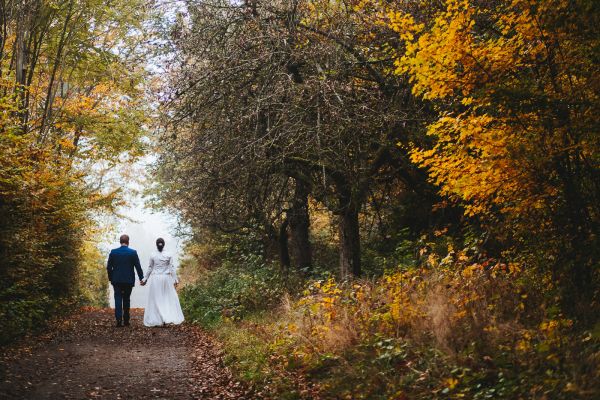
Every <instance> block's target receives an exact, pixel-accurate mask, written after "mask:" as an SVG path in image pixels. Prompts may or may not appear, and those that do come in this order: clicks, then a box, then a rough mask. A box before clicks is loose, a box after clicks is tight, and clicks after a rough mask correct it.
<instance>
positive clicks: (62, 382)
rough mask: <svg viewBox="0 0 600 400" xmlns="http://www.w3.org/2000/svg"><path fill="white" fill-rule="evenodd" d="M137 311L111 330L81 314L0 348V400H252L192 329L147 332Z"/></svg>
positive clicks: (109, 318) (98, 312) (105, 318)
mask: <svg viewBox="0 0 600 400" xmlns="http://www.w3.org/2000/svg"><path fill="white" fill-rule="evenodd" d="M142 320H143V310H142V309H133V310H132V315H131V326H129V327H124V328H116V327H115V326H114V317H113V310H112V309H108V308H103V309H94V308H85V309H83V310H82V311H81V312H80V313H78V314H77V315H74V316H73V317H71V318H65V319H61V320H57V321H55V322H53V323H52V324H51V326H50V328H49V329H48V330H47V331H46V333H44V334H42V335H40V336H36V337H30V338H26V339H24V340H23V341H22V342H21V343H19V344H17V345H14V346H11V347H8V348H3V349H0V399H32V400H34V399H142V398H143V399H173V400H180V399H251V398H255V396H253V395H252V394H251V392H250V391H249V390H248V389H247V388H246V387H245V386H244V385H242V384H240V383H239V382H237V381H236V380H235V379H234V378H233V377H232V375H231V372H230V371H229V370H228V369H227V368H226V367H224V366H223V363H222V361H221V357H220V351H219V350H218V345H217V344H216V343H215V342H214V340H213V339H212V338H211V337H210V336H209V335H208V334H206V333H205V332H204V331H202V330H201V329H199V328H198V327H196V326H192V325H189V324H185V323H184V324H182V325H179V326H166V327H157V328H147V327H145V326H144V325H143V323H142Z"/></svg>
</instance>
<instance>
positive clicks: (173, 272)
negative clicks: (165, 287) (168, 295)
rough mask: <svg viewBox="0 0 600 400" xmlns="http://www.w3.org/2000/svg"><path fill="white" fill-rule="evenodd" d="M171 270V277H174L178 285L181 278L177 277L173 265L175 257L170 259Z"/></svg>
mask: <svg viewBox="0 0 600 400" xmlns="http://www.w3.org/2000/svg"><path fill="white" fill-rule="evenodd" d="M169 269H170V272H171V276H172V277H173V281H175V284H176V285H177V284H178V283H179V278H178V277H177V270H176V268H175V265H174V264H173V257H169Z"/></svg>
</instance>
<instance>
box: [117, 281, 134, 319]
mask: <svg viewBox="0 0 600 400" xmlns="http://www.w3.org/2000/svg"><path fill="white" fill-rule="evenodd" d="M113 289H114V291H115V317H116V318H117V321H121V318H123V317H125V321H129V306H130V304H131V299H130V297H131V291H132V290H133V285H130V284H128V283H113Z"/></svg>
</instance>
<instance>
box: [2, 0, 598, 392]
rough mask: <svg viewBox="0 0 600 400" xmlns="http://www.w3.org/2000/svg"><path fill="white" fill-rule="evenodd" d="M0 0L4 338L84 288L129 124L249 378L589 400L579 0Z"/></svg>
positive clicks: (133, 154)
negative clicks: (148, 150) (153, 154)
mask: <svg viewBox="0 0 600 400" xmlns="http://www.w3.org/2000/svg"><path fill="white" fill-rule="evenodd" d="M1 7H2V9H1V10H0V14H1V16H2V21H1V22H2V24H1V27H2V32H3V33H2V41H1V43H0V73H1V76H0V81H1V88H0V90H1V91H2V96H1V97H0V107H1V108H2V112H1V118H2V129H1V134H0V135H1V136H0V140H1V142H2V144H1V146H2V153H1V155H0V254H2V257H1V261H0V268H1V269H0V273H2V274H3V275H4V276H6V277H7V279H4V280H3V281H2V283H1V284H0V318H2V319H4V320H7V321H11V322H10V326H9V327H5V328H4V329H3V330H2V337H1V338H0V339H1V341H2V342H7V341H9V340H12V338H14V337H16V336H18V335H20V334H21V333H23V332H27V331H29V330H31V329H33V328H34V327H36V326H38V325H40V324H41V323H42V322H43V321H44V320H45V319H47V318H48V317H49V316H51V315H55V314H56V313H57V311H59V310H60V309H61V308H64V307H69V306H74V305H75V304H80V303H81V302H84V303H87V304H92V303H94V304H97V303H98V302H101V301H102V298H103V297H102V290H106V287H105V286H103V284H102V283H101V282H102V276H103V275H102V274H98V267H97V266H98V264H99V260H101V259H102V257H103V255H102V254H99V252H98V250H97V246H96V245H95V241H96V240H97V237H98V236H97V234H98V232H99V231H101V230H103V229H105V227H102V226H99V224H98V221H97V219H95V216H96V215H98V214H99V213H108V214H111V213H115V210H116V209H117V206H118V205H119V204H120V203H121V202H122V200H123V196H124V195H126V193H123V192H122V190H121V186H122V185H121V184H120V182H119V180H121V179H123V180H124V179H127V169H128V166H130V165H131V163H132V162H134V161H135V159H137V158H138V157H140V156H141V155H142V154H143V152H144V151H145V146H144V145H143V143H144V139H142V137H143V136H147V137H148V138H149V139H150V140H151V141H153V142H155V143H156V144H157V146H156V149H157V150H156V151H157V161H156V163H155V169H154V170H153V171H152V173H153V175H154V176H155V177H156V179H157V180H158V185H157V186H154V187H152V188H150V189H149V194H150V195H151V196H152V200H153V203H154V205H155V206H157V207H163V208H164V209H168V210H171V211H172V212H174V213H175V214H177V215H178V217H179V218H180V220H181V223H182V225H184V226H185V227H186V229H188V230H189V232H191V235H190V237H189V238H188V244H187V248H186V251H187V256H188V257H186V258H185V259H184V260H183V261H182V267H181V275H182V277H183V278H182V279H183V281H187V285H185V286H184V288H183V289H182V291H181V292H180V295H181V299H182V302H183V306H184V311H185V313H186V318H187V319H188V320H191V321H192V322H195V323H198V324H201V325H203V326H204V327H207V328H210V329H211V331H212V332H213V334H214V335H215V336H216V337H217V338H218V339H219V340H220V341H221V342H222V343H223V345H224V349H225V352H226V361H227V362H228V363H229V365H231V366H232V368H233V369H234V371H236V373H237V375H238V376H239V377H240V378H241V379H243V380H245V381H246V382H248V383H249V384H250V385H256V386H257V387H260V388H262V389H261V390H262V391H261V393H262V394H263V395H265V396H266V397H268V396H271V397H272V398H290V399H292V398H306V399H311V398H332V399H334V398H352V399H359V398H365V399H367V398H368V399H379V398H381V399H387V398H395V399H407V398H410V399H418V398H423V399H429V398H473V399H479V398H511V399H512V398H515V399H518V398H522V399H525V398H540V399H543V398H544V399H545V398H552V399H554V398H557V399H575V398H590V399H591V398H595V397H596V396H598V395H600V387H599V385H598V382H600V375H599V372H598V371H600V369H599V366H600V365H599V364H600V361H599V360H600V357H599V356H600V322H599V320H598V315H600V314H599V311H600V306H599V300H600V299H599V297H598V296H599V295H600V292H599V286H598V283H599V281H598V280H599V278H600V276H599V268H598V267H599V263H600V257H599V256H600V242H599V241H600V237H599V234H600V232H599V227H600V165H599V163H600V159H599V155H598V149H599V145H600V136H599V135H598V130H599V128H600V123H599V122H600V118H599V115H600V98H599V93H600V74H599V68H598V63H599V60H600V3H599V2H597V1H594V0H535V1H534V0H512V1H502V0H444V1H433V0H420V1H417V0H415V1H412V0H407V1H401V0H397V1H384V0H344V1H337V0H336V1H332V0H270V1H261V0H244V1H229V0H187V1H183V2H176V3H170V2H162V1H145V0H133V1H127V2H125V1H122V0H115V1H111V2H109V3H107V2H103V1H100V0H53V1H48V0H27V1H16V2H15V1H2V2H1ZM159 64H160V65H159ZM159 66H160V68H159ZM155 70H160V72H159V73H154V75H152V72H151V71H155ZM148 93H150V94H151V96H148ZM117 170H118V171H120V173H118V172H115V171H117ZM101 272H102V271H101ZM99 293H100V294H99ZM67 304H68V305H69V306H67Z"/></svg>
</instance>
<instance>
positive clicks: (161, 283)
mask: <svg viewBox="0 0 600 400" xmlns="http://www.w3.org/2000/svg"><path fill="white" fill-rule="evenodd" d="M120 242H121V247H119V248H116V249H113V250H112V251H111V252H110V255H109V256H108V262H107V264H106V269H107V271H108V280H109V281H110V283H111V284H112V286H113V289H114V292H115V317H116V318H117V327H122V326H123V324H124V325H125V326H129V306H130V297H131V291H132V290H133V286H134V285H135V272H134V269H135V271H137V274H138V277H139V278H140V285H142V286H144V285H146V283H147V282H148V279H149V278H150V276H152V281H150V290H149V293H148V301H147V304H146V308H145V310H144V325H146V326H161V325H165V324H180V323H182V322H183V312H182V311H181V305H180V304H179V297H177V291H176V290H175V288H176V287H177V283H178V282H179V280H178V279H177V273H176V272H175V266H174V265H173V258H172V257H171V256H170V255H169V254H167V253H166V252H165V251H163V250H164V248H165V241H164V239H162V238H158V239H156V249H157V250H158V251H157V252H155V253H153V254H152V256H151V257H150V265H149V266H148V274H147V275H146V277H145V278H144V271H142V266H141V265H140V258H139V257H138V254H137V251H135V250H134V249H131V248H129V236H127V235H121V238H120Z"/></svg>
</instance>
